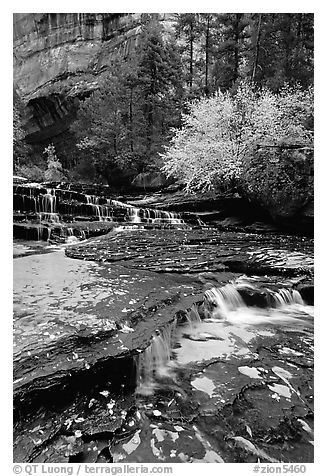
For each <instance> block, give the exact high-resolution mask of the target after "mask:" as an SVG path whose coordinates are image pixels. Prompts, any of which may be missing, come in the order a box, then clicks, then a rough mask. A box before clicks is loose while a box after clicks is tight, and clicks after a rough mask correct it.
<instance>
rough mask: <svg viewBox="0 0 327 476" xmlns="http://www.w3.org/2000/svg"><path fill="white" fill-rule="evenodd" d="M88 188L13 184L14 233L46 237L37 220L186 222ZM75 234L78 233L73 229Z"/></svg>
mask: <svg viewBox="0 0 327 476" xmlns="http://www.w3.org/2000/svg"><path fill="white" fill-rule="evenodd" d="M87 192H88V193H84V192H83V188H81V187H79V186H77V190H73V189H71V186H70V185H69V184H61V186H60V187H59V188H58V187H57V188H50V185H48V184H45V185H42V184H25V185H14V219H15V221H17V222H19V223H18V224H16V223H15V226H14V230H15V233H16V235H17V237H21V236H26V237H27V239H31V237H32V236H34V237H35V236H36V235H37V236H38V237H39V239H44V240H46V236H47V235H46V233H43V232H41V229H39V228H37V226H38V225H39V224H41V225H42V224H43V225H45V226H47V224H49V225H50V224H55V225H61V224H62V223H71V225H70V226H71V227H73V228H74V225H73V223H74V222H80V221H83V222H87V221H92V222H94V221H98V222H114V223H117V224H120V223H124V224H125V225H127V226H128V223H129V224H132V225H134V224H135V225H142V224H146V225H153V226H154V227H156V228H158V227H167V226H168V227H169V226H178V225H184V226H187V225H185V223H184V221H183V220H182V219H180V218H179V215H178V214H176V213H173V212H168V211H165V210H155V209H151V208H137V207H134V206H132V205H130V204H128V203H124V202H122V201H120V200H115V199H110V198H106V197H103V196H97V195H92V194H90V193H89V192H90V189H88V190H87ZM63 226H64V225H63ZM129 226H130V225H129ZM78 228H79V227H78ZM32 229H33V230H34V232H31V230H32ZM103 229H104V231H106V229H107V228H106V227H105V226H104V227H103ZM56 235H57V234H56ZM63 236H64V235H62V237H63ZM75 236H79V234H78V233H77V234H76V233H75ZM29 237H30V238H29ZM52 238H53V237H52ZM34 239H35V238H34Z"/></svg>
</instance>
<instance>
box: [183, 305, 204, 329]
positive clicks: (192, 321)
mask: <svg viewBox="0 0 327 476" xmlns="http://www.w3.org/2000/svg"><path fill="white" fill-rule="evenodd" d="M186 320H187V322H188V324H189V326H190V327H191V329H194V326H195V325H196V324H199V323H200V322H202V320H201V317H200V315H199V312H198V308H197V306H196V304H192V307H191V309H188V310H187V311H186Z"/></svg>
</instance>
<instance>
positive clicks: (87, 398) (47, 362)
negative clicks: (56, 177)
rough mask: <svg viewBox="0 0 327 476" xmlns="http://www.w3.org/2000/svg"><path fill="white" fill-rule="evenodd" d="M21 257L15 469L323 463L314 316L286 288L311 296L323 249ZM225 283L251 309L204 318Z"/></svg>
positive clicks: (101, 247)
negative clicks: (316, 418)
mask: <svg viewBox="0 0 327 476" xmlns="http://www.w3.org/2000/svg"><path fill="white" fill-rule="evenodd" d="M65 248H66V249H65ZM15 249H16V258H15V260H14V280H15V282H14V373H15V387H14V398H15V430H14V459H15V461H16V462H82V461H88V462H124V461H126V462H128V461H129V462H159V463H160V462H223V461H225V462H253V461H257V459H258V458H259V459H260V461H267V462H273V461H285V462H311V461H312V460H313V387H312V381H313V359H312V357H313V347H312V339H313V308H312V306H311V305H308V302H304V303H303V302H300V301H299V299H300V298H301V297H300V298H299V299H298V300H295V301H294V302H291V301H292V300H291V298H290V299H289V301H290V302H287V299H286V298H285V296H289V295H290V296H291V294H286V291H284V292H282V293H280V291H279V290H280V289H281V288H284V289H285V290H286V289H287V290H290V291H287V292H288V293H291V292H293V291H292V290H299V292H301V293H302V290H303V289H308V288H310V286H311V287H312V274H313V259H312V258H313V257H312V240H309V239H300V238H299V239H297V238H296V237H273V238H272V237H271V236H270V237H265V236H259V235H251V234H241V233H239V234H238V233H230V234H228V233H216V232H213V231H210V230H209V231H205V230H198V231H186V230H162V231H160V230H158V231H154V230H149V231H148V230H128V231H126V230H123V229H122V230H120V231H116V232H113V234H111V233H110V234H108V235H106V236H105V237H101V238H96V239H93V240H92V239H91V240H88V241H86V242H85V243H84V244H83V243H81V244H78V245H74V244H73V245H72V246H68V247H61V246H56V247H52V248H51V247H47V246H40V244H37V246H34V244H33V243H31V242H29V243H24V242H22V241H21V242H19V243H18V246H17V247H16V248H15ZM65 253H66V255H67V256H65ZM68 256H70V257H74V258H75V259H71V258H70V257H68ZM258 270H261V271H262V272H261V273H259V274H257V273H256V272H257V271H258ZM245 271H246V275H245V274H244V272H245ZM231 283H232V284H231ZM226 285H227V286H234V287H235V289H238V290H237V292H239V293H240V299H241V301H239V302H241V305H236V306H234V307H232V308H231V309H230V308H228V306H227V311H228V312H227V313H226V310H225V311H224V312H225V314H224V315H219V313H218V315H211V316H210V315H208V313H207V314H205V313H204V308H203V306H204V304H203V303H204V302H205V300H206V299H205V296H206V292H208V290H210V289H212V288H215V289H221V288H224V287H225V286H226ZM237 286H238V288H237ZM241 288H242V289H241ZM228 289H230V288H228ZM267 289H268V290H269V292H270V290H271V292H272V293H275V294H276V293H277V294H278V293H279V294H278V295H279V296H282V297H281V298H280V299H279V304H278V305H277V304H276V306H272V307H269V306H266V307H263V306H265V304H264V305H262V303H261V307H260V306H259V305H258V303H259V301H260V299H259V298H258V296H262V294H263V293H267ZM242 290H243V291H242ZM297 292H298V291H297ZM307 294H308V293H307ZM304 295H305V293H302V296H304ZM246 296H247V297H248V298H247V304H248V305H246V304H245V302H244V301H245V300H246V299H245V298H246ZM225 298H226V299H225V301H226V302H227V304H228V303H229V297H228V293H227V295H225ZM243 298H244V301H243ZM301 299H302V298H301ZM261 301H262V299H261ZM261 301H260V302H261ZM226 302H225V303H226ZM239 302H238V303H239ZM276 302H277V301H276ZM234 304H235V303H234ZM310 304H311V303H310ZM208 309H209V307H208V306H207V311H208ZM216 309H217V306H216ZM218 309H220V308H219V306H218ZM209 311H210V312H212V309H211V310H210V309H209ZM209 311H208V312H209ZM200 314H201V316H200ZM168 341H169V342H168ZM151 359H152V360H151ZM153 359H154V361H155V362H157V361H158V359H159V362H160V366H159V367H160V369H161V370H160V371H158V372H157V364H156V363H153ZM151 362H152V363H151ZM144 366H146V369H149V367H150V368H151V369H152V370H150V373H151V379H150V380H151V381H150V382H147V385H145V382H144V378H143V380H142V379H141V380H140V373H141V374H142V372H143V374H144V368H145V367H144ZM151 366H152V367H151ZM147 372H148V370H147Z"/></svg>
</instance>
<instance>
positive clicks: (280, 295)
mask: <svg viewBox="0 0 327 476" xmlns="http://www.w3.org/2000/svg"><path fill="white" fill-rule="evenodd" d="M269 294H270V296H271V297H272V300H273V305H274V306H275V307H281V306H285V305H286V304H303V299H302V297H301V294H300V293H299V291H297V290H296V289H293V290H289V289H279V290H278V291H269Z"/></svg>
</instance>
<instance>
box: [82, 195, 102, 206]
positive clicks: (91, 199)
mask: <svg viewBox="0 0 327 476" xmlns="http://www.w3.org/2000/svg"><path fill="white" fill-rule="evenodd" d="M85 198H86V203H87V204H88V205H99V197H96V196H95V195H86V194H85Z"/></svg>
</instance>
